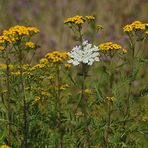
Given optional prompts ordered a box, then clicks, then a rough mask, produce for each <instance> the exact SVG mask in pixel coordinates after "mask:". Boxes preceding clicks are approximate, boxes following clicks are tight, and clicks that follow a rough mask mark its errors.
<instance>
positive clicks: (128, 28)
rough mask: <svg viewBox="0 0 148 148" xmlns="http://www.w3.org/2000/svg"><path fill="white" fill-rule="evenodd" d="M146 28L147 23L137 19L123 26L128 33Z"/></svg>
mask: <svg viewBox="0 0 148 148" xmlns="http://www.w3.org/2000/svg"><path fill="white" fill-rule="evenodd" d="M145 29H146V24H144V23H142V22H140V21H135V22H133V23H131V24H128V25H126V26H124V27H123V31H124V32H127V33H130V32H132V31H138V30H145Z"/></svg>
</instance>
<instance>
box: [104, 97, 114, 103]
mask: <svg viewBox="0 0 148 148" xmlns="http://www.w3.org/2000/svg"><path fill="white" fill-rule="evenodd" d="M106 99H107V100H108V101H111V102H114V101H115V100H116V98H115V97H114V96H111V97H106Z"/></svg>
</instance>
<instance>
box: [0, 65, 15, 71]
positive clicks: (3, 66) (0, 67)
mask: <svg viewBox="0 0 148 148" xmlns="http://www.w3.org/2000/svg"><path fill="white" fill-rule="evenodd" d="M8 66H9V68H10V69H13V68H14V66H13V65H12V64H9V65H8ZM6 68H7V65H6V64H0V69H3V70H6Z"/></svg>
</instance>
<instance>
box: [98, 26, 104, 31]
mask: <svg viewBox="0 0 148 148" xmlns="http://www.w3.org/2000/svg"><path fill="white" fill-rule="evenodd" d="M96 29H97V31H100V30H102V29H104V27H103V26H102V25H97V26H96Z"/></svg>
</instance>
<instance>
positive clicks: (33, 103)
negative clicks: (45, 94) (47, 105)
mask: <svg viewBox="0 0 148 148" xmlns="http://www.w3.org/2000/svg"><path fill="white" fill-rule="evenodd" d="M40 100H41V98H40V97H39V96H36V97H35V99H34V101H33V102H32V104H31V105H35V104H36V103H37V102H38V101H40Z"/></svg>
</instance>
